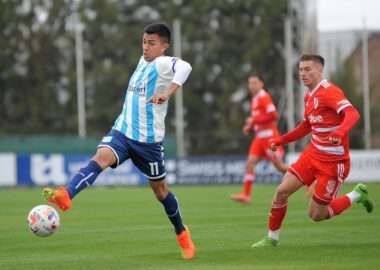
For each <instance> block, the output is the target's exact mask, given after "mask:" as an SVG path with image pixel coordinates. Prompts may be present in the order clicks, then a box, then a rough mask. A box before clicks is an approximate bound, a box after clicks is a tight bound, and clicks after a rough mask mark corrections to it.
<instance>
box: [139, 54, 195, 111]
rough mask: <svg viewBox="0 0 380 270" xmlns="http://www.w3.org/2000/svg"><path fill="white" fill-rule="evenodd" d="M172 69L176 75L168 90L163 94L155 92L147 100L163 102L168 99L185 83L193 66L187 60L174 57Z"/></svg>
mask: <svg viewBox="0 0 380 270" xmlns="http://www.w3.org/2000/svg"><path fill="white" fill-rule="evenodd" d="M171 70H172V71H173V72H174V77H173V80H172V82H171V83H170V84H169V86H168V88H167V89H166V92H165V93H163V94H158V93H157V94H154V95H153V96H151V97H150V98H149V99H148V100H147V102H151V103H158V104H162V103H164V102H165V101H167V100H168V99H169V98H170V97H171V96H172V95H173V94H174V92H175V91H177V89H178V88H180V87H181V86H182V85H183V84H184V83H185V81H186V80H187V78H188V77H189V75H190V72H191V70H192V68H191V65H190V64H189V63H187V62H186V61H183V60H181V59H178V58H174V59H173V63H172V65H171Z"/></svg>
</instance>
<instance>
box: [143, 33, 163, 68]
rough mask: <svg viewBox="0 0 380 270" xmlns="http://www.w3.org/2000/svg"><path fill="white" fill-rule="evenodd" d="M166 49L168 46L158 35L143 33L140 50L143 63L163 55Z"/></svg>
mask: <svg viewBox="0 0 380 270" xmlns="http://www.w3.org/2000/svg"><path fill="white" fill-rule="evenodd" d="M168 47H169V44H168V43H167V42H164V41H163V40H162V39H161V38H160V37H159V35H157V34H147V33H144V35H143V42H142V48H143V57H144V59H145V61H148V62H150V61H153V60H154V59H156V58H157V57H159V56H161V55H163V54H164V52H165V50H166V49H167V48H168Z"/></svg>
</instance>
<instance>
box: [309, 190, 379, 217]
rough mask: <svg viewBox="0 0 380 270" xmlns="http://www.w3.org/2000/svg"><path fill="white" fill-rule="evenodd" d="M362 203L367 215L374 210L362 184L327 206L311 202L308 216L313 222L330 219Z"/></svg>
mask: <svg viewBox="0 0 380 270" xmlns="http://www.w3.org/2000/svg"><path fill="white" fill-rule="evenodd" d="M355 202H356V203H362V204H363V206H364V208H365V209H366V211H367V212H368V213H371V212H372V211H373V208H374V203H373V201H372V199H371V198H370V196H369V194H368V189H367V187H366V186H365V185H364V184H361V183H359V184H357V185H356V186H355V188H354V189H353V190H352V191H351V192H349V193H347V194H346V195H343V196H342V197H339V198H336V199H334V200H332V201H331V202H330V203H329V204H328V205H323V204H319V203H318V202H316V201H314V200H312V201H311V204H310V208H309V216H310V217H311V218H312V219H313V220H314V221H322V220H325V219H331V218H333V217H335V216H337V215H339V214H341V213H343V212H344V211H346V210H347V209H348V208H350V207H351V206H352V205H353V204H354V203H355Z"/></svg>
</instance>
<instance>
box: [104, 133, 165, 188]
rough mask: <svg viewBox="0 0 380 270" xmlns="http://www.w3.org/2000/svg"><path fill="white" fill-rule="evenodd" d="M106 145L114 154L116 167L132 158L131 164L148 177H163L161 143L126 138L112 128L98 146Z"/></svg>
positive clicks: (151, 178)
mask: <svg viewBox="0 0 380 270" xmlns="http://www.w3.org/2000/svg"><path fill="white" fill-rule="evenodd" d="M100 147H108V148H110V149H111V150H112V151H113V152H114V154H115V156H116V159H117V161H116V163H115V164H114V165H112V166H111V167H112V168H116V167H117V166H119V165H120V164H122V163H123V162H124V161H126V160H127V159H129V158H130V159H132V162H133V164H135V166H136V167H137V168H139V170H140V171H141V172H142V173H143V174H144V175H145V176H146V177H147V178H148V179H149V180H153V181H159V180H162V179H164V178H165V175H166V171H165V165H164V147H163V146H162V143H161V142H159V143H143V142H139V141H135V140H131V139H129V138H127V137H126V136H125V135H124V134H123V133H121V132H119V131H118V130H115V129H112V130H111V131H110V132H109V133H108V134H107V136H104V137H103V139H102V141H101V142H100V143H99V145H98V148H100Z"/></svg>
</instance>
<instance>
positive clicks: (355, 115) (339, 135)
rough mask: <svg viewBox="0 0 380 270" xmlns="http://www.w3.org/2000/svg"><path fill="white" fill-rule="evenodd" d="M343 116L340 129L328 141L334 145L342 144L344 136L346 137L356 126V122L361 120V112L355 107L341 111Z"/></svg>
mask: <svg viewBox="0 0 380 270" xmlns="http://www.w3.org/2000/svg"><path fill="white" fill-rule="evenodd" d="M340 114H341V115H342V118H343V120H342V123H341V124H340V125H339V128H338V129H337V130H335V131H333V132H332V133H331V134H330V135H329V137H328V139H329V142H330V143H332V144H340V143H341V142H342V139H343V137H344V136H346V135H347V134H348V133H349V132H350V130H351V129H352V128H353V127H354V126H355V124H356V122H357V121H358V120H359V119H360V114H359V112H358V111H357V110H356V109H355V108H354V107H353V106H348V107H345V108H344V109H342V110H341V111H340Z"/></svg>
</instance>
